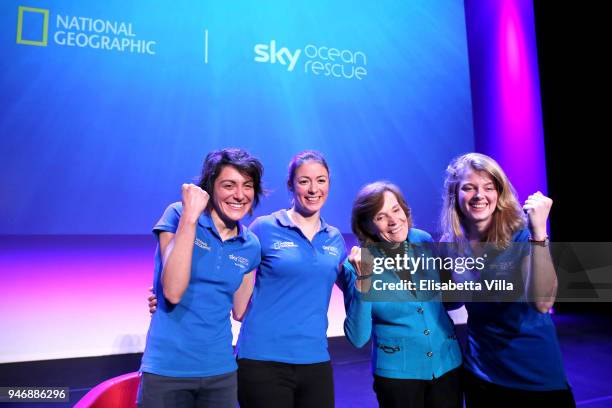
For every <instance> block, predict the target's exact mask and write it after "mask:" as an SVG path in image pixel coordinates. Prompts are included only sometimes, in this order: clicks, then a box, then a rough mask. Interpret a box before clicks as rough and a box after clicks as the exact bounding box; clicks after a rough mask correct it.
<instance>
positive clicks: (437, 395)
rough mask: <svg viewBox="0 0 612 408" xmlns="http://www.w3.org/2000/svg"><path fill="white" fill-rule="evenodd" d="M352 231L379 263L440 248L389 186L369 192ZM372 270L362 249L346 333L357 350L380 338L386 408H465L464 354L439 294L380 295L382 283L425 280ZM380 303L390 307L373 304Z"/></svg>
mask: <svg viewBox="0 0 612 408" xmlns="http://www.w3.org/2000/svg"><path fill="white" fill-rule="evenodd" d="M352 230H353V233H354V234H355V235H356V236H357V238H358V239H359V242H360V244H361V246H362V247H364V248H365V247H368V246H370V248H369V249H370V252H372V256H374V257H381V256H382V257H395V256H396V255H400V256H403V255H404V254H406V255H409V256H410V255H412V254H414V253H413V251H414V246H415V244H416V245H417V246H418V245H419V244H423V243H428V242H432V238H431V236H430V235H429V234H428V233H426V232H425V231H421V230H418V229H416V228H412V218H411V214H410V209H409V207H408V205H407V204H406V200H405V199H404V197H403V195H402V193H401V192H400V190H399V189H398V188H397V187H396V186H395V185H393V184H391V183H388V182H375V183H371V184H368V185H366V186H365V187H363V188H362V189H361V191H360V192H359V193H358V195H357V198H356V199H355V202H354V204H353V210H352ZM365 264H366V262H365V254H364V262H363V264H362V262H361V248H358V247H353V249H352V251H351V255H350V256H349V258H347V260H346V261H345V262H344V264H343V267H344V268H345V272H347V273H346V275H345V276H347V279H349V280H350V282H349V285H348V289H347V292H346V305H347V317H346V320H345V323H344V330H345V333H346V336H347V338H348V340H349V341H350V342H351V343H352V344H353V345H354V346H356V347H363V346H364V345H365V344H366V343H367V342H368V340H370V337H371V338H372V371H373V373H374V391H375V392H376V397H377V399H378V403H379V405H380V407H384V408H387V407H432V408H434V407H435V408H442V407H449V408H450V407H460V406H461V403H462V396H461V389H460V381H459V373H458V372H459V367H460V366H461V350H460V348H459V344H458V342H457V338H456V336H455V333H454V326H453V322H452V321H451V319H450V318H449V316H448V314H447V313H446V310H445V309H444V306H443V304H442V303H441V302H440V301H439V300H438V298H437V297H436V295H435V294H434V295H433V297H432V296H431V293H429V294H423V293H420V292H419V291H409V290H408V291H406V290H403V291H393V292H395V293H390V292H389V291H387V292H384V291H383V292H379V293H375V292H377V287H378V289H380V287H379V286H378V285H380V284H381V282H382V281H387V283H389V281H395V282H394V283H400V282H401V281H406V280H410V279H413V280H414V279H417V278H416V277H417V276H422V275H420V272H419V271H417V272H416V274H412V275H411V276H409V275H410V274H409V273H408V274H405V273H404V272H402V271H397V270H391V269H386V270H385V271H384V273H383V274H372V271H371V270H367V269H368V268H366V267H365ZM370 269H371V268H370ZM379 272H380V271H379ZM377 281H378V282H377ZM379 295H380V296H382V297H378V300H383V301H368V300H367V299H376V297H377V296H379ZM422 295H425V296H422ZM386 300H388V301H386Z"/></svg>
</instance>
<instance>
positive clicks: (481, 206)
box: [470, 203, 487, 209]
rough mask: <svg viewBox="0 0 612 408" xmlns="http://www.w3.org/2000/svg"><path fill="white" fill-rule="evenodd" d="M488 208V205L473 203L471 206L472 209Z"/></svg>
mask: <svg viewBox="0 0 612 408" xmlns="http://www.w3.org/2000/svg"><path fill="white" fill-rule="evenodd" d="M486 206H487V203H472V204H470V207H472V208H477V209H478V208H485V207H486Z"/></svg>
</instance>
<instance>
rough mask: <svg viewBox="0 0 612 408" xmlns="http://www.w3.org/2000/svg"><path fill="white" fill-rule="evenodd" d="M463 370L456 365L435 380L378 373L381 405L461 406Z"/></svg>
mask: <svg viewBox="0 0 612 408" xmlns="http://www.w3.org/2000/svg"><path fill="white" fill-rule="evenodd" d="M460 372H461V369H460V368H455V369H454V370H451V371H449V372H448V373H446V374H444V375H443V376H441V377H438V378H434V379H431V380H403V379H396V378H386V377H379V376H377V375H374V392H376V398H377V399H378V405H379V406H380V407H381V408H461V407H462V402H463V399H462V395H461V380H460V378H459V376H460ZM489 408H490V407H489Z"/></svg>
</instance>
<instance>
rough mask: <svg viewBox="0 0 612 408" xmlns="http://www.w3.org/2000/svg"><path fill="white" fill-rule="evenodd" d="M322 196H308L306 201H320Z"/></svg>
mask: <svg viewBox="0 0 612 408" xmlns="http://www.w3.org/2000/svg"><path fill="white" fill-rule="evenodd" d="M320 198H321V197H306V201H308V202H309V203H316V202H317V201H319V199H320Z"/></svg>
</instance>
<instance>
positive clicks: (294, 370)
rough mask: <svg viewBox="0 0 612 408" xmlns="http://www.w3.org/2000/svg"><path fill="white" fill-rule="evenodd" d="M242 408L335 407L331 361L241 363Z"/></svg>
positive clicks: (245, 361)
mask: <svg viewBox="0 0 612 408" xmlns="http://www.w3.org/2000/svg"><path fill="white" fill-rule="evenodd" d="M238 400H239V401H240V408H333V407H334V377H333V373H332V366H331V363H330V362H329V361H326V362H324V363H316V364H287V363H278V362H274V361H259V360H249V359H244V358H242V359H240V360H238Z"/></svg>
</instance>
